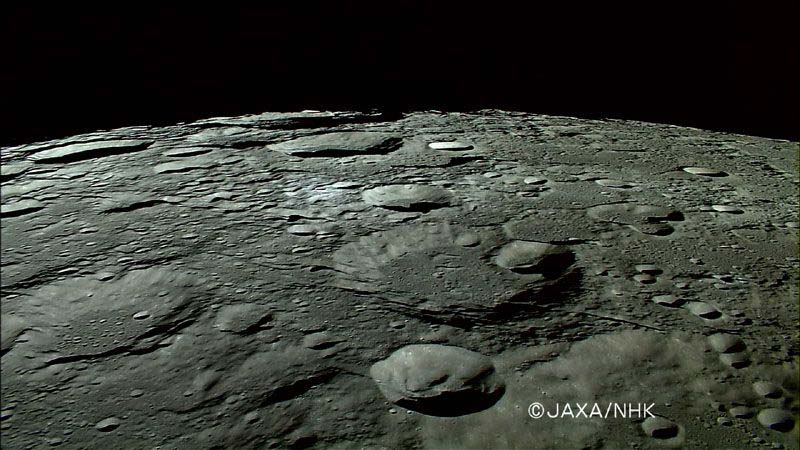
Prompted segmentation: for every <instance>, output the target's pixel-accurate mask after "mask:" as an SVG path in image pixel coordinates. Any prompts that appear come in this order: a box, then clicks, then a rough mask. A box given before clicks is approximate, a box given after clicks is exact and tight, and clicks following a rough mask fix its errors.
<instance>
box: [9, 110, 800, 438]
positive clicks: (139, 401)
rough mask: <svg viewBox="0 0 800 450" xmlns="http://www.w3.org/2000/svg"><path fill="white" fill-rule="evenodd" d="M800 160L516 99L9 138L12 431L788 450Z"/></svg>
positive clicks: (755, 144)
mask: <svg viewBox="0 0 800 450" xmlns="http://www.w3.org/2000/svg"><path fill="white" fill-rule="evenodd" d="M797 162H798V144H797V143H795V142H789V141H781V140H774V139H767V138H761V137H751V136H744V135H735V134H726V133H721V132H711V131H704V130H698V129H692V128H684V127H678V126H672V125H664V124H652V123H643V122H634V121H624V120H584V119H578V118H570V117H557V116H545V115H536V114H528V113H519V112H506V111H500V110H482V111H476V112H472V113H442V112H437V111H422V112H416V113H409V114H403V115H396V114H392V115H387V114H381V113H379V112H374V113H357V112H320V111H303V112H298V113H264V114H257V115H248V116H241V117H223V118H210V119H205V120H199V121H196V122H191V123H182V124H177V125H173V126H165V127H149V126H134V127H127V128H119V129H114V130H110V131H98V132H94V133H88V134H82V135H78V136H73V137H69V138H65V139H58V140H53V141H48V142H39V143H33V144H26V145H19V146H15V147H4V148H3V149H2V315H1V317H2V324H1V325H2V326H1V327H0V330H2V365H1V369H0V370H1V371H2V423H1V424H0V430H1V431H2V442H3V448H9V449H12V448H13V449H16V448H20V449H22V448H45V447H50V446H53V447H57V448H92V449H95V448H97V449H101V448H102V449H110V448H125V449H135V448H148V449H152V448H160V449H223V448H236V449H261V448H406V447H410V448H487V449H489V448H628V447H642V448H651V447H661V446H667V447H689V448H699V447H705V448H736V447H742V446H764V445H767V446H772V448H798V432H799V431H798V428H800V427H798V411H799V408H800V403H798V402H799V401H800V400H798V399H800V383H799V382H798V379H797V373H798V364H799V360H798V349H799V346H798V338H799V337H800V336H799V335H798V314H800V311H799V309H798V301H797V298H798V261H800V260H799V259H798V228H800V224H799V223H798V195H797V192H798V191H797V190H798V184H800V181H799V179H798V163H797ZM537 405H538V406H537ZM539 407H541V408H543V410H544V411H546V413H545V414H544V415H541V416H539V417H536V416H537V412H538V411H539V410H537V408H539ZM640 407H641V408H640ZM565 408H566V409H569V410H570V412H569V413H566V409H565ZM595 410H596V411H597V414H595ZM620 410H622V416H624V417H620V415H619V414H617V415H614V416H610V415H609V414H607V413H608V411H618V412H619V411H620ZM578 411H581V412H582V413H585V415H581V413H578ZM645 411H647V412H648V413H649V415H647V414H646V413H645Z"/></svg>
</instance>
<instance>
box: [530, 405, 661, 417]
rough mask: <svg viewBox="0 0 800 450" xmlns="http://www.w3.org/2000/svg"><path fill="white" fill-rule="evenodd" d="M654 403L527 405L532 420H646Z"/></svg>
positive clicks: (650, 415)
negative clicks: (548, 406) (545, 418)
mask: <svg viewBox="0 0 800 450" xmlns="http://www.w3.org/2000/svg"><path fill="white" fill-rule="evenodd" d="M653 406H655V403H609V404H608V405H606V406H605V407H603V406H600V404H599V403H564V404H561V403H556V404H555V407H554V408H553V407H551V408H550V409H547V408H545V406H544V405H542V404H541V403H539V402H533V403H531V404H530V405H528V415H529V416H531V417H532V418H534V419H541V418H543V417H545V416H547V417H548V418H550V419H564V418H567V419H579V418H586V419H592V418H595V417H596V418H599V419H646V418H648V417H655V416H654V415H653V413H651V412H650V409H652V408H653Z"/></svg>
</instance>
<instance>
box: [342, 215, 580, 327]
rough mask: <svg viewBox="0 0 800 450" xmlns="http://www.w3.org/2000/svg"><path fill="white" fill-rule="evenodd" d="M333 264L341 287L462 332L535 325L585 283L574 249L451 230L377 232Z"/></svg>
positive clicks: (437, 226)
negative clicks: (531, 316)
mask: <svg viewBox="0 0 800 450" xmlns="http://www.w3.org/2000/svg"><path fill="white" fill-rule="evenodd" d="M333 258H334V262H335V268H336V270H337V271H338V272H339V277H338V279H337V280H336V284H337V286H338V287H340V288H344V289H349V290H353V291H356V292H361V293H369V294H370V296H369V297H370V298H373V299H376V300H377V301H381V302H383V305H381V306H383V307H385V308H388V309H392V310H397V311H400V312H402V313H404V314H407V315H410V316H414V317H417V318H421V319H425V320H428V321H431V322H434V323H449V324H453V325H457V326H462V327H470V326H474V325H479V324H484V323H494V322H500V321H508V320H514V319H516V318H520V319H521V318H524V317H527V316H528V313H530V312H531V311H537V310H541V309H543V308H546V307H547V306H549V305H553V304H557V303H560V302H563V301H565V300H566V299H567V298H568V297H570V296H571V295H572V294H574V292H575V291H576V290H577V289H578V288H579V285H580V279H581V273H580V270H579V268H577V267H576V264H575V254H574V253H573V251H572V250H571V249H570V248H568V247H566V246H563V245H554V244H550V243H544V242H534V241H526V240H509V239H508V238H507V237H506V236H505V235H504V234H503V231H502V229H495V228H490V227H482V228H480V229H479V230H471V229H468V228H466V227H463V226H460V225H454V224H450V223H433V224H415V225H407V226H400V227H396V228H393V229H390V230H386V231H380V232H376V233H373V234H370V235H368V236H364V237H362V238H360V239H359V240H358V241H355V242H352V243H349V244H347V245H345V246H344V247H342V248H341V249H339V250H338V251H337V252H336V253H335V254H334V257H333Z"/></svg>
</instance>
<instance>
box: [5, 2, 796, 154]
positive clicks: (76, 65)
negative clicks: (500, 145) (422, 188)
mask: <svg viewBox="0 0 800 450" xmlns="http://www.w3.org/2000/svg"><path fill="white" fill-rule="evenodd" d="M264 3H265V4H266V5H268V6H257V7H256V6H252V7H241V8H223V7H221V6H216V7H211V6H197V5H195V6H192V7H185V8H179V7H158V8H146V7H133V6H128V7H124V8H123V7H120V6H107V7H97V6H92V7H89V6H86V7H82V6H75V5H74V4H71V5H69V6H63V5H62V6H52V5H50V6H47V7H45V6H38V7H14V8H10V9H9V10H7V12H6V14H5V17H4V20H5V24H4V34H5V35H6V37H5V38H3V43H2V44H0V45H2V46H3V48H2V52H3V54H4V55H5V56H3V61H4V63H3V65H4V68H3V71H2V80H0V81H2V85H3V87H4V89H3V90H4V91H5V93H4V95H3V97H5V98H6V99H7V100H5V101H3V103H4V107H3V110H4V115H5V117H4V118H3V120H4V123H5V124H8V126H7V127H3V128H4V129H5V133H4V134H5V135H4V136H3V139H2V141H3V142H6V143H21V142H29V141H34V140H41V139H45V138H51V137H59V136H65V135H70V134H75V133H79V132H86V131H92V130H95V129H104V128H111V127H118V126H125V125H134V124H167V123H173V122H178V121H185V120H192V119H197V118H201V117H209V116H217V115H239V114H245V113H254V112H263V111H282V110H284V111H285V110H301V109H371V108H379V109H389V110H413V109H423V108H424V109H430V108H433V109H444V110H468V109H475V108H503V109H513V110H523V111H531V112H539V113H549V114H563V115H574V116H581V117H620V118H630V119H638V120H645V121H655V122H667V123H675V124H682V125H689V126H696V127H700V128H708V129H715V130H723V131H735V132H740V133H746V134H754V135H761V136H770V137H778V138H791V139H794V140H797V139H798V138H800V136H799V135H800V133H798V126H797V124H798V123H800V120H798V112H797V111H798V107H797V105H798V104H800V103H798V100H800V99H799V98H798V88H799V85H798V82H797V80H800V74H798V65H797V59H798V42H800V40H799V39H797V36H796V33H795V32H794V31H793V30H794V29H795V26H796V23H795V22H796V19H797V17H798V3H797V2H796V1H795V2H755V1H750V2H730V1H729V2H722V1H720V2H700V1H698V2H694V4H693V3H690V2H687V3H681V2H621V3H620V2H572V3H568V2H558V5H559V6H547V7H543V6H542V5H539V3H543V2H520V1H517V2H497V1H494V2H482V3H480V4H479V3H472V2H468V1H462V2H455V1H452V2H448V1H438V2H434V1H430V2H415V1H406V2H395V3H390V2H379V1H373V2H352V1H351V2H320V3H319V4H315V3H313V2H283V3H284V4H280V3H277V2H264ZM554 3H555V2H554ZM604 3H609V4H604ZM473 4H474V5H480V6H473ZM770 4H771V5H770Z"/></svg>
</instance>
